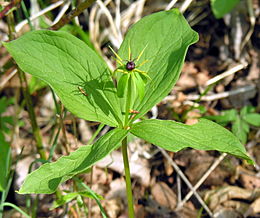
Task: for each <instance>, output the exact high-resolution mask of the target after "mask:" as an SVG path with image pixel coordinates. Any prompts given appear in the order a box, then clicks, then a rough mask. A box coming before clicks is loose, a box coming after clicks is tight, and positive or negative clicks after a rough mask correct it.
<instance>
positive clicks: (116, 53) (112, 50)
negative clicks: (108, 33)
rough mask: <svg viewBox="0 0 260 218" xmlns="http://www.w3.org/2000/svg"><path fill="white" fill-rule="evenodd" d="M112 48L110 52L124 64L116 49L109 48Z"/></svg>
mask: <svg viewBox="0 0 260 218" xmlns="http://www.w3.org/2000/svg"><path fill="white" fill-rule="evenodd" d="M108 47H109V48H110V50H111V51H112V52H113V54H114V55H115V56H116V57H117V59H118V60H120V61H121V62H123V60H122V59H121V58H120V56H119V55H118V54H117V53H116V52H115V51H114V49H113V48H112V47H111V46H108Z"/></svg>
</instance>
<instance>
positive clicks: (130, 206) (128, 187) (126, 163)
mask: <svg viewBox="0 0 260 218" xmlns="http://www.w3.org/2000/svg"><path fill="white" fill-rule="evenodd" d="M122 153H123V160H124V168H125V183H126V194H127V203H128V217H129V218H134V217H135V214H134V204H133V194H132V184H131V176H130V167H129V161H128V155H127V137H125V138H124V139H123V141H122Z"/></svg>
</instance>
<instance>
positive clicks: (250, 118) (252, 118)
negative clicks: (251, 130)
mask: <svg viewBox="0 0 260 218" xmlns="http://www.w3.org/2000/svg"><path fill="white" fill-rule="evenodd" d="M243 120H245V121H246V122H248V123H249V124H251V125H253V126H260V114H258V113H251V114H246V115H244V116H243Z"/></svg>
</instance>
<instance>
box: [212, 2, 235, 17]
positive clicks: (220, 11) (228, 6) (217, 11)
mask: <svg viewBox="0 0 260 218" xmlns="http://www.w3.org/2000/svg"><path fill="white" fill-rule="evenodd" d="M239 1H240V0H211V1H210V3H211V10H212V12H213V14H214V16H215V17H216V18H222V17H223V16H224V15H225V14H227V13H229V12H231V11H232V9H233V8H234V7H235V6H236V5H237V4H238V2H239Z"/></svg>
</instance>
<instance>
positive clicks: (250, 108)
mask: <svg viewBox="0 0 260 218" xmlns="http://www.w3.org/2000/svg"><path fill="white" fill-rule="evenodd" d="M253 112H255V108H254V107H253V106H251V105H247V106H244V107H243V108H242V109H241V111H240V115H241V116H244V115H246V114H250V113H253Z"/></svg>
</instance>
